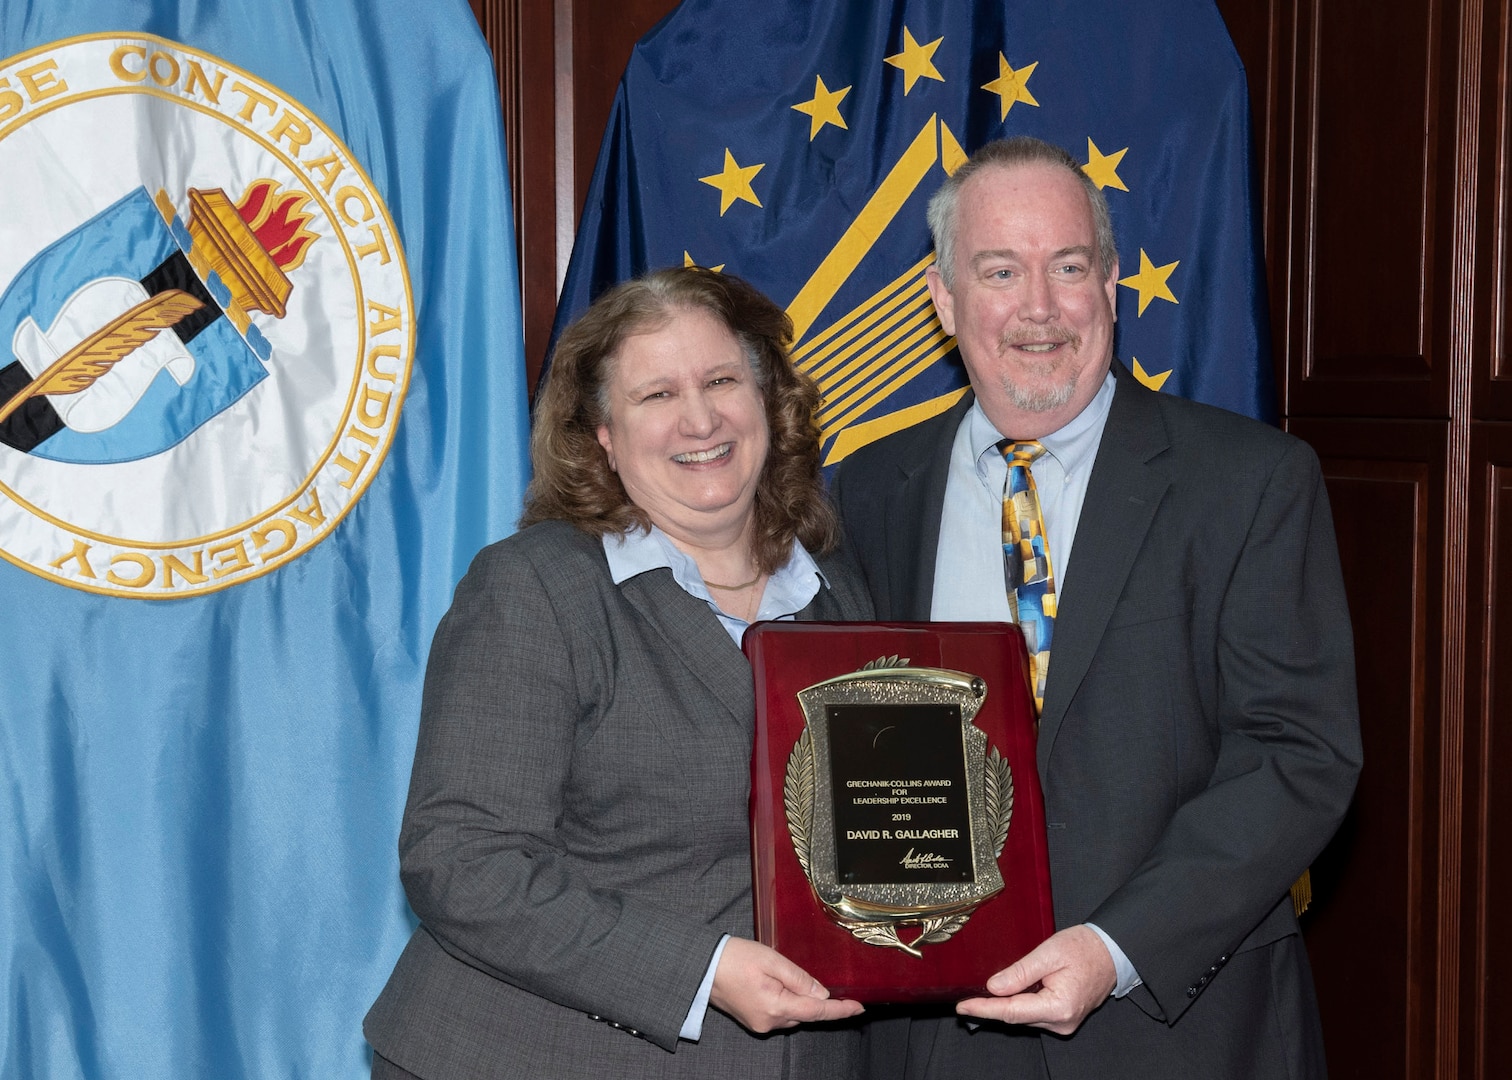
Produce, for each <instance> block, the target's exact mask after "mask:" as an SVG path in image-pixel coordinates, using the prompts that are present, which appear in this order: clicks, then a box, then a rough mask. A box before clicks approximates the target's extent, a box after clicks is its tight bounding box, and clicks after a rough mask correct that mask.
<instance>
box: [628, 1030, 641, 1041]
mask: <svg viewBox="0 0 1512 1080" xmlns="http://www.w3.org/2000/svg"><path fill="white" fill-rule="evenodd" d="M625 1031H626V1033H627V1034H630V1035H634V1036H635V1037H636V1038H637V1039H639V1038H641V1037H642V1036H641V1033H640V1032H638V1031H636V1030H635V1029H634V1028H626V1029H625Z"/></svg>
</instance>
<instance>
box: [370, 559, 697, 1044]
mask: <svg viewBox="0 0 1512 1080" xmlns="http://www.w3.org/2000/svg"><path fill="white" fill-rule="evenodd" d="M559 578H560V575H558V576H556V577H554V578H553V580H554V581H556V580H559ZM560 599H561V598H560V595H559V594H558V595H556V596H554V595H553V592H552V590H549V589H548V588H547V587H546V586H545V585H544V584H543V582H542V580H541V575H540V573H538V572H537V569H536V567H535V566H534V565H533V564H532V562H531V560H530V558H529V557H528V555H526V554H525V553H522V552H521V551H519V550H516V549H513V548H512V547H511V546H510V545H508V544H507V543H506V544H502V545H495V546H494V547H492V548H489V549H487V550H486V551H484V552H483V553H482V554H480V555H479V557H478V559H477V560H476V561H475V562H474V563H473V566H472V568H471V569H470V570H469V571H468V573H467V575H466V577H465V578H464V579H463V580H462V582H461V584H460V585H459V586H458V588H457V592H456V596H455V598H454V600H453V604H452V607H451V609H450V611H448V613H447V614H446V616H445V618H443V619H442V621H441V624H440V627H439V628H438V629H437V632H436V636H435V640H434V643H433V644H432V647H431V655H430V661H429V664H428V666H427V668H426V676H425V691H424V697H423V704H422V711H421V721H420V735H419V742H418V745H417V747H416V751H415V765H414V771H413V774H412V776H411V781H410V791H409V800H408V804H407V806H406V808H405V813H404V823H403V827H402V829H401V833H400V844H399V847H400V873H401V877H402V880H403V883H404V888H405V892H406V895H407V896H408V897H409V901H410V905H411V906H412V907H413V909H414V911H415V913H416V914H417V915H418V916H419V917H420V919H421V921H422V922H423V923H424V924H425V926H426V928H427V929H428V930H429V931H430V933H431V934H432V935H433V936H434V937H435V938H436V940H437V941H438V942H439V943H440V944H441V946H442V947H443V948H444V949H445V950H446V951H447V952H448V953H450V954H451V955H452V956H454V957H455V958H457V959H458V960H460V961H462V962H463V963H466V964H469V965H471V966H473V967H475V968H478V969H480V970H482V971H484V972H486V973H488V974H489V975H492V976H493V977H495V978H498V979H501V980H504V981H505V982H508V983H511V984H513V985H515V986H518V987H520V988H522V989H524V990H527V991H529V992H531V993H534V994H537V995H540V996H541V997H544V998H547V999H549V1000H551V1001H554V1002H557V1003H558V1004H561V1005H564V1006H567V1007H569V1008H573V1009H579V1010H582V1011H584V1012H588V1013H595V1014H598V1015H601V1016H603V1017H604V1018H605V1019H608V1020H612V1021H615V1022H617V1023H620V1024H623V1025H624V1026H625V1027H628V1028H633V1029H636V1030H637V1031H639V1032H640V1033H642V1034H644V1035H645V1037H646V1038H648V1039H649V1040H651V1041H652V1042H654V1043H655V1044H656V1045H658V1046H661V1047H663V1048H665V1049H668V1050H674V1049H675V1048H676V1045H677V1038H678V1030H679V1028H680V1027H681V1026H682V1023H683V1020H684V1019H685V1018H686V1016H687V1012H688V1007H689V1004H690V1003H691V1002H692V1001H693V998H694V995H695V994H696V992H697V990H698V987H699V983H700V982H701V980H702V978H703V976H704V973H705V971H706V970H707V967H708V963H709V959H710V957H711V956H712V954H713V951H714V948H715V946H716V945H717V944H718V941H719V939H720V933H719V931H718V930H716V929H715V928H713V927H711V926H709V925H706V924H705V923H704V922H702V921H700V920H699V919H697V918H695V917H692V916H690V915H688V914H686V913H684V912H680V911H677V910H672V909H671V908H669V907H662V906H658V905H656V904H654V903H651V902H648V901H646V900H644V899H638V898H636V897H632V896H628V895H624V894H622V893H620V892H617V891H614V890H611V889H605V888H599V887H596V886H595V884H594V883H593V882H592V881H591V880H587V879H586V878H585V877H584V876H583V875H582V873H581V868H580V866H578V865H575V864H573V863H572V862H571V860H568V859H566V858H564V854H565V853H564V850H563V846H562V844H561V842H560V839H559V836H558V830H559V827H560V824H561V820H562V815H563V812H564V806H565V802H564V793H565V792H566V790H567V788H568V785H569V780H570V779H571V770H572V762H573V751H574V746H575V745H576V743H577V742H578V740H579V739H580V738H582V737H584V732H585V731H587V730H590V729H591V728H592V726H593V725H594V724H596V723H597V722H598V721H599V720H600V719H601V718H602V714H603V711H604V710H605V708H606V706H607V704H608V703H609V701H610V700H611V699H612V696H613V693H614V687H613V686H612V685H608V683H610V682H611V681H612V676H610V675H609V674H608V670H609V669H608V666H607V665H606V664H603V663H601V662H600V663H596V662H595V657H594V656H593V655H591V653H592V652H593V650H594V649H595V648H596V649H597V650H598V651H599V653H603V652H604V651H606V650H607V649H608V647H609V646H608V644H607V643H606V642H605V641H604V640H603V639H604V638H605V637H606V636H607V626H604V627H602V628H595V629H594V630H590V629H589V628H588V627H586V625H585V621H584V620H582V619H578V620H575V621H574V620H568V619H565V618H563V617H562V615H561V613H560V611H559V606H558V601H559V600H560ZM574 627H576V631H575V632H574V629H573V628H574ZM579 782H581V781H579Z"/></svg>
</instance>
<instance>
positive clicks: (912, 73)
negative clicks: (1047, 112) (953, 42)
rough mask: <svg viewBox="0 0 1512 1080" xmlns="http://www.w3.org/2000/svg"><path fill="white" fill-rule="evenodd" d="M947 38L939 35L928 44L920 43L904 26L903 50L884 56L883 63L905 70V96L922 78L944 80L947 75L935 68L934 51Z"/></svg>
mask: <svg viewBox="0 0 1512 1080" xmlns="http://www.w3.org/2000/svg"><path fill="white" fill-rule="evenodd" d="M944 40H945V39H944V38H942V37H937V38H935V39H934V40H933V41H931V42H930V43H929V44H928V45H920V44H919V43H918V42H917V41H915V40H914V36H913V34H912V33H911V32H910V31H909V29H908V27H906V26H905V27H904V28H903V51H902V52H900V53H897V54H896V55H893V56H885V57H883V58H882V61H883V63H886V64H891V65H892V66H893V67H895V68H901V69H902V71H903V96H904V97H907V96H908V92H909V91H910V90H912V89H913V88H914V83H916V82H918V81H919V80H920V79H934V80H935V81H937V82H944V81H945V76H943V75H941V74H940V73H939V72H938V71H936V70H935V66H934V59H933V57H934V53H935V50H936V49H938V48H939V47H940V42H942V41H944Z"/></svg>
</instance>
